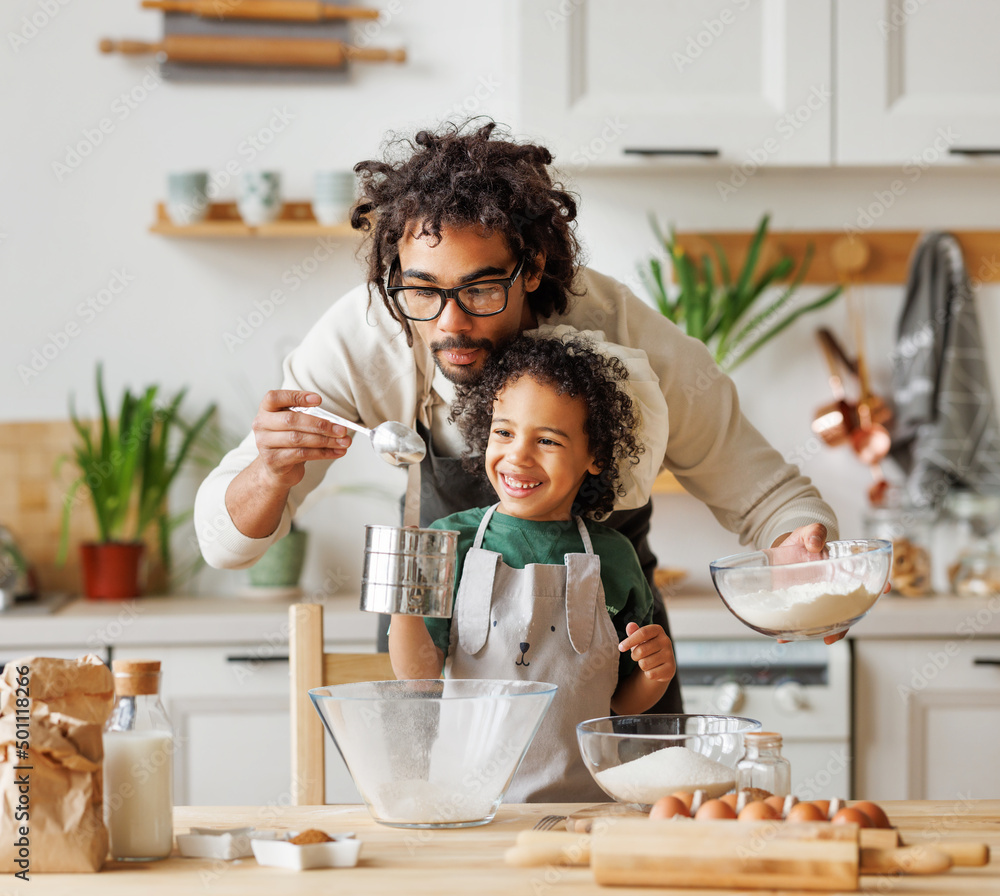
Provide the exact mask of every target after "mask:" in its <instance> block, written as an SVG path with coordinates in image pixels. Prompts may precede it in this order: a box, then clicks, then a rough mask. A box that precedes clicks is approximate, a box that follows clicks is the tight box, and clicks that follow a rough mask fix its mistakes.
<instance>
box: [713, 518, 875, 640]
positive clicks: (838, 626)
mask: <svg viewBox="0 0 1000 896" xmlns="http://www.w3.org/2000/svg"><path fill="white" fill-rule="evenodd" d="M891 567H892V544H891V543H890V542H888V541H884V540H882V539H874V538H872V539H860V540H855V541H831V542H827V544H826V546H825V547H824V548H823V550H822V551H821V552H820V553H818V554H814V553H809V552H807V551H806V550H805V548H804V547H802V546H801V545H793V546H789V547H782V546H779V547H776V548H768V549H766V550H763V551H752V552H751V553H748V554H734V555H733V556H731V557H723V558H722V559H721V560H716V561H714V562H713V563H711V564H709V569H710V570H711V573H712V581H713V583H714V584H715V589H716V591H718V592H719V596H720V597H721V598H722V602H723V603H724V604H725V605H726V606H727V607H728V608H729V611H730V612H731V613H732V614H733V615H734V616H735V617H736V618H737V619H739V620H740V622H742V623H743V624H744V625H746V626H749V627H750V628H752V629H753V630H754V631H757V632H760V633H761V634H762V635H767V636H769V637H771V638H777V639H779V640H781V641H808V640H812V639H814V638H825V637H828V636H830V635H837V634H840V633H841V632H844V631H847V629H849V628H850V627H851V626H852V625H854V624H855V623H856V622H858V621H859V620H860V619H863V618H864V617H865V616H866V615H867V614H868V613H869V612H870V611H871V609H872V607H874V606H875V602H876V601H877V600H878V599H879V597H881V595H882V591H883V589H884V588H885V584H886V582H887V581H888V580H889V571H890V568H891Z"/></svg>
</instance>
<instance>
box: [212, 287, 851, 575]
mask: <svg viewBox="0 0 1000 896" xmlns="http://www.w3.org/2000/svg"><path fill="white" fill-rule="evenodd" d="M580 278H581V285H582V286H583V287H584V288H585V290H586V291H585V292H584V294H583V295H580V296H578V297H571V299H570V307H569V309H568V311H567V312H566V314H562V315H553V316H552V317H549V318H546V319H543V320H540V321H539V324H540V325H542V324H548V325H553V326H557V325H560V324H568V325H570V326H572V327H575V328H576V329H578V330H595V331H601V332H603V333H604V334H605V335H606V338H607V339H608V340H609V341H610V342H613V343H619V344H621V345H624V346H631V347H633V348H636V349H641V350H642V351H644V352H645V353H646V356H647V358H648V361H649V364H650V365H651V367H652V369H653V371H655V373H656V375H657V376H658V377H659V381H660V386H661V388H662V392H663V396H664V398H665V399H666V404H667V409H668V438H667V443H666V451H665V453H664V456H663V457H662V460H661V461H660V462H657V463H655V464H654V467H661V466H662V467H663V468H665V469H668V470H670V471H671V472H672V473H674V475H675V476H676V477H677V479H678V481H679V482H680V483H681V484H682V485H683V486H684V488H685V489H687V491H688V492H690V493H691V494H692V495H693V496H694V497H696V498H698V499H699V500H701V501H703V502H704V503H705V504H707V505H708V507H709V508H710V509H711V511H712V513H713V514H714V515H715V517H716V519H718V520H719V522H720V523H721V524H722V525H723V526H724V527H725V528H727V529H729V530H730V531H732V532H736V533H737V534H738V535H739V538H740V542H741V543H742V544H753V545H755V546H757V547H766V546H768V545H770V544H771V542H773V541H774V539H775V538H776V537H777V536H779V535H780V534H782V533H783V532H788V531H791V530H792V529H795V528H798V527H799V526H804V525H808V524H809V523H823V524H824V525H825V526H826V527H827V530H828V533H829V535H828V537H829V538H830V539H834V538H836V537H837V521H836V518H835V517H834V514H833V511H832V510H831V508H830V507H829V506H828V505H827V504H826V503H825V502H824V501H823V500H822V499H821V498H820V496H819V492H818V491H817V490H816V489H815V487H814V486H813V485H812V484H811V482H810V480H809V479H808V478H807V477H805V476H803V475H802V474H801V473H800V472H799V470H798V469H797V468H796V467H794V466H792V465H791V464H787V463H785V461H784V459H783V458H782V457H781V455H780V454H779V453H778V452H777V451H776V450H775V449H774V448H772V447H771V446H770V445H769V444H768V443H767V441H766V440H765V439H764V438H763V436H761V434H760V433H759V432H757V430H756V429H755V428H754V427H753V426H752V425H751V424H750V422H749V421H748V420H747V419H746V418H745V417H744V416H743V414H742V412H741V411H740V406H739V399H738V397H737V394H736V389H735V387H734V386H733V383H732V381H731V380H730V379H729V378H728V377H727V376H726V375H725V374H723V373H722V372H721V371H720V370H719V368H718V367H717V366H716V364H715V362H714V361H713V360H712V358H711V355H710V354H709V352H708V350H707V349H706V348H705V346H704V345H702V343H701V342H699V341H698V340H696V339H691V338H690V337H688V336H685V335H684V334H683V333H682V332H681V331H680V330H679V329H678V328H677V327H676V326H674V325H673V324H672V323H670V322H669V321H668V320H666V318H664V317H663V316H662V315H660V314H659V313H658V312H657V311H656V310H655V309H654V308H652V307H650V306H649V305H647V304H645V303H644V302H642V301H641V300H640V299H638V298H637V297H636V296H635V295H633V294H632V293H631V292H630V291H629V289H628V288H627V287H625V286H624V285H623V284H621V283H619V282H618V281H616V280H613V279H611V278H610V277H606V276H604V275H602V274H599V273H597V272H595V271H592V270H589V269H586V268H585V269H582V270H581V272H580ZM436 371H437V369H436V367H435V365H434V361H433V359H432V357H431V354H430V352H429V351H428V349H427V347H426V346H425V345H424V344H423V343H422V342H421V341H420V339H419V337H417V336H415V337H414V345H413V347H412V348H410V347H409V346H407V344H406V338H405V336H404V334H403V332H402V329H401V327H400V325H399V324H398V323H396V322H395V321H393V320H392V319H391V318H390V317H389V315H388V312H387V311H386V310H385V308H384V307H383V306H382V302H381V299H380V298H379V297H378V296H377V295H376V296H375V297H374V298H373V300H372V301H371V302H370V303H369V299H368V291H367V288H366V287H364V286H360V287H358V288H356V289H353V290H351V292H349V293H347V294H346V295H345V296H344V297H343V298H342V299H340V300H339V301H338V302H336V303H335V304H334V305H333V306H332V307H331V308H330V309H329V311H327V312H326V314H324V315H323V317H322V318H320V320H319V321H318V322H317V323H316V324H315V326H313V328H312V329H311V330H310V331H309V332H308V333H307V334H306V336H305V338H304V339H303V341H302V343H301V344H300V345H299V346H298V347H297V348H296V349H294V350H293V351H292V353H291V354H290V355H289V356H288V357H287V358H286V359H285V363H284V378H283V382H282V385H281V388H283V389H300V390H307V391H313V392H318V393H319V394H320V395H322V396H323V407H324V408H326V409H327V410H329V411H332V412H333V413H335V414H340V415H341V416H344V417H347V418H348V419H351V420H359V421H360V422H361V423H363V424H364V425H365V426H369V427H371V426H376V425H378V424H379V423H382V422H383V421H385V420H399V421H401V422H403V423H406V424H408V425H409V424H412V423H413V422H414V421H415V420H417V419H419V420H421V421H422V422H423V423H424V424H425V425H427V426H428V428H430V429H431V431H432V432H433V433H434V434H435V446H436V447H437V446H438V442H439V441H440V442H441V443H443V444H449V443H450V444H456V439H455V435H454V433H447V432H445V430H446V429H447V427H448V424H447V422H446V419H445V418H446V417H447V410H446V405H447V402H448V400H449V398H450V396H451V395H452V391H451V389H450V388H449V386H450V384H448V383H447V381H446V380H444V379H443V377H441V376H440V374H438V375H437V376H435V374H436ZM439 436H440V438H439ZM439 453H440V451H439ZM256 456H257V449H256V445H255V442H254V438H253V434H252V433H251V434H250V435H248V436H247V437H246V438H245V439H244V440H243V442H241V443H240V445H239V446H238V447H236V448H235V449H233V450H232V451H230V452H229V453H228V454H227V455H226V456H225V457H224V458H223V459H222V461H221V463H220V464H219V466H218V467H217V468H216V469H215V470H214V471H212V473H210V474H209V476H208V477H207V478H206V479H205V481H204V482H203V483H202V485H201V487H200V488H199V490H198V495H197V498H196V501H195V527H196V531H197V533H198V541H199V544H200V546H201V550H202V553H203V554H204V556H205V559H206V560H207V561H208V563H209V564H210V565H212V566H215V567H218V568H229V569H242V568H244V567H248V566H251V565H253V563H254V562H256V560H257V559H259V557H260V556H261V555H262V554H263V553H264V551H265V550H267V548H268V547H269V546H270V545H271V544H272V543H273V542H274V541H276V540H278V539H279V538H281V537H282V536H284V535H285V534H286V533H287V532H288V529H289V526H290V524H291V520H292V517H293V516H294V514H295V511H296V509H297V508H298V507H299V505H300V504H301V503H302V500H303V499H304V498H305V496H306V495H307V494H309V492H310V491H312V490H313V489H314V488H316V487H317V486H318V485H319V484H320V482H321V481H322V480H323V477H324V476H325V475H326V472H327V470H328V468H329V466H330V464H331V463H334V462H333V461H312V462H310V463H309V464H308V465H307V468H306V474H305V476H304V477H303V479H302V481H301V482H300V483H299V484H298V485H297V486H295V488H293V489H292V491H291V493H290V494H289V498H288V503H287V505H286V507H285V510H284V513H283V514H282V519H281V523H280V524H279V526H278V528H277V529H275V531H274V532H273V533H271V535H269V536H267V537H266V538H249V537H247V536H246V535H244V534H243V533H242V532H240V531H239V530H238V529H237V528H236V526H235V525H234V524H233V522H232V520H231V519H230V517H229V514H228V512H227V511H226V504H225V495H226V489H227V488H228V487H229V483H230V482H231V481H232V480H233V478H234V477H235V476H236V475H237V474H238V473H239V472H240V471H241V470H243V469H244V468H245V467H246V466H247V465H248V464H249V463H250V462H251V461H252V460H253V459H254V458H255V457H256Z"/></svg>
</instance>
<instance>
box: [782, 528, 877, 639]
mask: <svg viewBox="0 0 1000 896" xmlns="http://www.w3.org/2000/svg"><path fill="white" fill-rule="evenodd" d="M771 547H772V548H777V547H781V548H795V547H798V548H799V549H800V550H801V551H802V558H801V559H802V561H803V562H804V561H806V560H817V559H819V557H818V556H817V555H819V554H822V553H823V548H825V547H826V526H824V525H823V524H822V523H812V524H811V525H809V526H801V527H799V528H798V529H794V530H792V531H791V532H788V533H786V534H785V535H781V536H779V537H778V538H776V539H775V540H774V544H772V545H771ZM891 587H892V586H891V585H890V584H889V583H888V582H886V585H885V591H883V592H882V593H883V594H885V593H886V592H888V591H889V589H890V588H891ZM846 637H847V632H846V631H842V632H841V633H840V634H838V635H827V636H826V637H825V638H824V639H823V643H824V644H833V643H834V642H836V641H839V640H841V639H842V638H846ZM778 643H779V644H787V643H788V642H787V641H782V640H780V639H779V640H778Z"/></svg>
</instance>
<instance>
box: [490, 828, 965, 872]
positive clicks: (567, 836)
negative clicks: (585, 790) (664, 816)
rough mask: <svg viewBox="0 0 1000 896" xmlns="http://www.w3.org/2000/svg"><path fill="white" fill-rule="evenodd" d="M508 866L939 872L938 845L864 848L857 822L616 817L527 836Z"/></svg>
mask: <svg viewBox="0 0 1000 896" xmlns="http://www.w3.org/2000/svg"><path fill="white" fill-rule="evenodd" d="M505 858H506V861H507V862H508V864H511V865H522V866H525V865H527V866H534V865H548V864H562V865H588V864H589V866H590V868H591V870H592V871H593V872H594V879H595V880H596V881H597V883H599V884H601V885H611V886H656V887H714V888H723V889H724V888H734V889H735V888H744V889H799V890H857V889H858V886H859V880H858V878H859V875H861V874H893V873H905V874H940V873H941V872H944V871H947V870H948V869H949V868H950V867H951V864H952V863H951V859H950V858H949V857H948V856H947V855H945V854H944V853H943V852H940V851H939V850H937V849H934V848H933V847H908V848H905V849H867V848H865V849H862V848H860V847H859V845H858V827H857V825H851V824H842V825H832V824H827V823H824V822H802V823H792V822H777V823H775V822H767V821H763V822H731V821H699V822H691V823H688V824H685V823H683V822H682V823H678V822H675V821H672V820H657V821H650V820H649V819H645V820H643V819H627V818H620V819H616V820H615V823H614V824H613V825H610V826H609V827H608V829H607V830H605V831H602V832H601V833H598V834H595V835H594V836H593V837H592V838H591V837H590V836H589V835H586V834H571V833H568V832H567V833H563V832H561V831H522V832H521V833H520V834H519V835H518V837H517V844H516V845H515V846H513V847H512V848H511V849H509V850H508V851H507V854H506V856H505Z"/></svg>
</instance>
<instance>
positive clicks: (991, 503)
mask: <svg viewBox="0 0 1000 896" xmlns="http://www.w3.org/2000/svg"><path fill="white" fill-rule="evenodd" d="M998 535H1000V494H998V493H987V494H978V493H977V492H972V491H968V490H966V489H953V490H952V491H950V492H948V494H947V495H945V499H944V502H943V504H942V508H941V517H940V519H939V520H938V525H937V526H936V528H935V531H934V550H935V557H937V558H939V562H938V563H937V564H936V565H937V575H936V577H935V585H936V587H937V588H938V589H939V590H940V591H945V592H949V591H950V592H951V593H953V594H957V595H959V596H960V597H983V596H989V595H991V594H996V593H998V592H1000V544H998Z"/></svg>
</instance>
